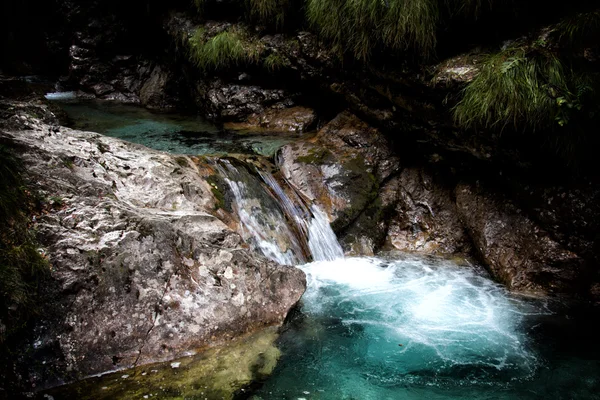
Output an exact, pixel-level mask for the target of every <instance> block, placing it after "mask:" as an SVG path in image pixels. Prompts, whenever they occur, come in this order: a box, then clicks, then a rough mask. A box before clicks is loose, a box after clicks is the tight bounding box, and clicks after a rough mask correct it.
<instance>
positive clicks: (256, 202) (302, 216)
mask: <svg viewBox="0 0 600 400" xmlns="http://www.w3.org/2000/svg"><path fill="white" fill-rule="evenodd" d="M215 167H216V169H217V170H218V171H219V172H220V174H221V175H222V176H223V178H224V180H225V182H226V183H227V185H228V186H229V189H230V191H231V194H232V196H233V198H234V199H235V202H234V204H233V208H234V210H235V212H236V214H237V215H238V218H239V220H240V225H241V232H240V234H241V235H242V238H243V239H244V241H246V243H248V244H250V246H252V247H253V248H254V249H255V250H257V251H259V252H260V253H262V254H263V255H264V256H266V257H268V258H270V259H272V260H274V261H277V262H278V263H280V264H287V265H297V264H304V263H306V262H308V261H310V260H311V259H312V260H314V261H331V260H335V259H337V258H342V257H343V256H344V252H343V250H342V248H341V246H340V244H339V243H338V241H337V238H336V236H335V233H334V232H333V230H332V229H331V227H330V225H329V221H328V220H327V215H326V214H325V213H324V212H323V211H321V210H320V209H319V208H318V207H317V206H316V205H311V206H308V205H307V204H306V203H305V202H304V201H303V200H302V198H301V197H300V196H299V195H298V194H297V193H296V192H295V190H294V189H293V188H292V187H291V186H290V185H289V184H287V182H285V181H284V182H283V185H284V187H282V185H280V184H279V182H278V181H277V179H275V177H274V176H273V175H272V174H270V173H268V172H265V171H260V170H256V174H255V173H252V172H251V171H249V169H248V168H254V167H252V166H248V165H239V166H238V165H234V163H233V162H232V161H230V160H227V159H220V160H218V161H217V162H216V165H215Z"/></svg>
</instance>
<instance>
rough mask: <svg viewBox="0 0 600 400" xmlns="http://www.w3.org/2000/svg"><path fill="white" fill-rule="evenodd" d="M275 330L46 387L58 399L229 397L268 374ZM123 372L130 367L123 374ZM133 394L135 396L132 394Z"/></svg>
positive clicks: (274, 352) (277, 353) (272, 360)
mask: <svg viewBox="0 0 600 400" xmlns="http://www.w3.org/2000/svg"><path fill="white" fill-rule="evenodd" d="M278 336H279V335H278V334H277V329H276V328H274V327H270V328H267V329H264V330H261V331H259V332H257V333H255V334H252V335H245V336H243V337H241V338H238V339H236V340H234V341H233V342H232V343H229V344H228V345H227V346H218V347H215V348H211V349H209V350H208V351H204V352H201V353H199V354H196V355H193V356H191V357H185V358H182V359H179V361H178V362H174V363H163V364H153V365H151V366H144V367H138V368H136V369H134V370H129V371H120V372H117V373H113V374H107V375H103V376H100V377H94V378H90V379H86V380H84V381H81V382H77V383H74V384H72V385H69V386H66V387H60V388H57V389H54V390H50V391H49V392H48V394H49V395H52V396H53V397H54V398H56V399H72V398H77V399H81V400H93V399H98V398H120V397H122V394H123V393H127V395H128V397H135V398H140V399H141V398H144V399H145V398H154V397H156V396H157V394H159V395H158V396H159V398H163V399H172V398H173V399H175V398H182V397H184V398H198V399H225V400H231V399H234V398H237V397H236V396H235V395H236V393H239V391H240V390H243V389H244V388H245V387H246V386H248V384H249V383H251V382H256V381H260V380H262V379H265V378H266V377H267V376H269V375H270V374H271V373H272V372H273V369H274V368H275V366H276V365H277V361H278V359H279V357H280V355H281V352H280V351H279V349H278V348H277V346H276V339H277V338H278ZM123 372H128V373H127V374H126V375H123ZM134 393H135V395H134Z"/></svg>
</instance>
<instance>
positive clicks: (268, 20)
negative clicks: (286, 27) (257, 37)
mask: <svg viewBox="0 0 600 400" xmlns="http://www.w3.org/2000/svg"><path fill="white" fill-rule="evenodd" d="M246 7H247V9H248V15H249V16H250V18H251V19H254V20H256V21H258V22H260V23H262V24H271V25H275V26H276V27H277V28H281V27H283V24H284V22H285V15H286V12H287V10H288V7H289V1H288V0H246Z"/></svg>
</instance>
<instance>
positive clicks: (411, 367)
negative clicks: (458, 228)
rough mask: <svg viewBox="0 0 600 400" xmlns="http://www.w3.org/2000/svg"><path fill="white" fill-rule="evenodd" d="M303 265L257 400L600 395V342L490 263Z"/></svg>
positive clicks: (362, 260)
mask: <svg viewBox="0 0 600 400" xmlns="http://www.w3.org/2000/svg"><path fill="white" fill-rule="evenodd" d="M302 268H303V269H304V271H305V272H306V273H307V276H308V289H307V292H306V294H305V295H304V297H303V300H302V306H301V308H300V310H299V312H298V313H297V314H296V316H295V317H294V318H292V320H291V321H290V323H289V324H288V326H287V329H286V331H285V332H284V333H283V334H282V336H281V338H280V341H279V347H280V349H281V350H282V353H283V356H282V358H281V359H280V361H279V364H278V366H277V368H276V369H275V372H274V373H273V375H272V376H271V377H270V378H269V379H267V380H266V381H265V382H262V383H261V385H259V387H258V389H256V390H255V392H254V396H255V397H254V398H253V399H265V400H266V399H306V400H308V399H332V400H333V399H360V400H368V399H373V400H385V399H470V398H475V399H517V398H518V399H597V398H600V365H599V361H598V358H597V355H598V345H597V344H593V343H594V342H593V341H591V340H589V338H584V341H585V340H587V343H585V344H584V342H583V341H582V340H581V336H582V335H584V336H585V332H577V331H573V329H574V327H573V326H572V325H571V324H570V322H569V320H568V319H565V318H564V317H559V316H557V315H553V313H552V311H551V308H552V306H551V305H550V304H547V303H546V302H544V301H541V300H535V299H530V298H529V299H528V298H522V297H516V296H513V295H511V294H509V293H508V292H507V291H506V290H505V289H503V288H502V287H501V286H499V285H497V284H495V283H493V282H492V281H491V280H489V279H488V278H487V277H486V275H485V273H484V272H483V271H480V270H478V269H475V268H472V267H468V266H467V267H466V266H459V265H456V264H455V263H452V262H449V261H441V260H432V259H418V258H406V257H403V258H402V259H395V260H386V259H376V258H353V259H345V260H339V261H334V262H317V263H313V264H308V265H306V266H304V267H302ZM588 328H589V327H588ZM563 335H567V336H566V337H568V338H569V339H565V337H564V336H563ZM568 335H578V336H579V337H578V338H576V337H575V336H568ZM241 398H246V397H241Z"/></svg>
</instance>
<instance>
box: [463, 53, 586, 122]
mask: <svg viewBox="0 0 600 400" xmlns="http://www.w3.org/2000/svg"><path fill="white" fill-rule="evenodd" d="M570 83H572V74H571V71H570V70H569V69H568V68H566V67H565V66H564V65H563V63H562V62H561V60H560V59H559V58H558V57H557V56H556V55H555V54H554V53H553V52H550V51H548V50H546V49H544V48H541V47H537V46H532V47H529V46H518V45H517V46H512V47H510V48H508V49H506V50H503V51H501V52H499V53H497V54H493V55H490V56H489V57H488V58H487V60H485V61H484V63H483V65H482V67H481V71H480V72H479V74H478V75H477V77H476V78H475V79H474V80H473V81H472V82H471V83H470V84H469V85H468V86H467V87H466V88H465V90H464V96H463V98H462V100H461V101H460V102H459V103H458V104H457V106H456V107H455V108H454V117H455V120H456V122H457V123H458V125H460V126H463V127H466V128H473V127H480V128H497V129H500V130H501V129H504V128H505V127H507V126H509V125H510V126H513V127H514V128H515V129H531V130H536V129H541V128H548V127H551V126H552V125H554V124H555V123H556V122H558V123H559V124H560V125H564V124H565V123H566V121H565V120H564V115H563V113H561V111H562V109H564V108H568V109H572V108H580V104H579V103H578V97H577V94H576V93H575V94H574V93H573V92H571V91H570V90H569V87H570Z"/></svg>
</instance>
